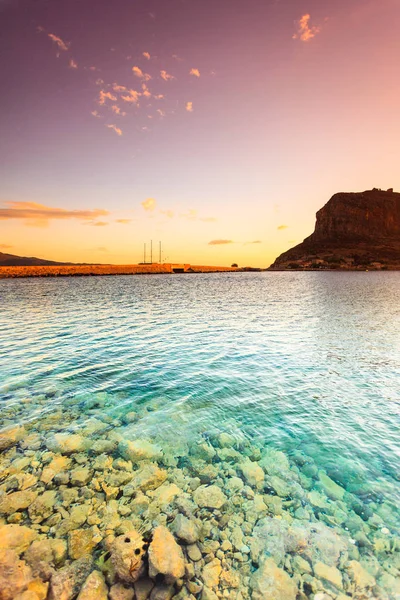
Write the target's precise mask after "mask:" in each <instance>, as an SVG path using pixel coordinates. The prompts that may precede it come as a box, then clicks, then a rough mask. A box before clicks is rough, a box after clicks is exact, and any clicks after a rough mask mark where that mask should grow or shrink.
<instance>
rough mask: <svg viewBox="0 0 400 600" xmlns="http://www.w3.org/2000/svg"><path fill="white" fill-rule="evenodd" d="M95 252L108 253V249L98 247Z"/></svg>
mask: <svg viewBox="0 0 400 600" xmlns="http://www.w3.org/2000/svg"><path fill="white" fill-rule="evenodd" d="M94 250H97V251H98V252H108V248H106V247H105V246H97V248H94Z"/></svg>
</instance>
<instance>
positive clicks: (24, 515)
mask: <svg viewBox="0 0 400 600" xmlns="http://www.w3.org/2000/svg"><path fill="white" fill-rule="evenodd" d="M399 298H400V273H399V272H250V273H214V274H175V275H140V276H104V277H55V278H27V279H13V280H1V281H0V438H1V434H2V433H3V434H4V433H5V434H6V435H7V432H10V431H15V428H17V434H16V435H14V434H13V435H14V438H15V439H14V442H13V444H12V445H6V446H7V447H6V448H5V449H4V450H3V453H2V454H1V455H0V513H1V510H2V509H1V506H2V504H1V498H2V496H1V494H3V496H4V495H6V496H7V495H9V494H10V493H15V491H16V489H17V488H16V487H15V485H14V486H11V487H10V486H9V485H8V484H7V482H8V481H9V478H10V468H9V467H10V464H13V461H14V462H15V461H16V460H17V459H20V458H22V457H28V458H29V459H30V460H31V464H30V465H28V466H25V467H23V468H24V469H25V471H24V472H25V473H30V474H32V475H34V477H35V478H36V479H37V483H35V484H34V485H33V486H32V487H31V488H29V489H32V490H33V491H36V492H38V494H39V496H40V494H42V493H43V491H44V490H45V489H50V490H53V491H55V492H57V493H58V492H60V494H62V493H63V490H64V488H65V484H66V479H65V477H67V476H65V477H64V478H63V477H60V476H59V477H58V478H57V476H56V477H55V478H54V479H52V480H51V481H50V482H47V481H46V482H45V484H44V483H43V482H41V473H42V472H43V469H44V468H45V467H46V465H48V464H49V463H50V461H51V460H52V459H53V458H54V456H55V455H58V454H61V455H64V456H66V457H67V458H68V461H72V462H70V463H69V466H68V468H67V469H66V471H67V472H71V471H72V470H73V469H74V468H78V467H79V466H80V467H82V465H83V466H84V467H87V468H88V469H89V472H90V478H89V479H88V480H87V481H85V483H84V486H83V487H79V486H78V487H77V490H78V492H79V494H81V495H78V496H77V497H75V498H74V502H75V503H84V502H86V501H87V498H91V497H93V496H91V492H90V490H91V481H92V479H93V478H96V477H97V478H98V474H99V470H98V469H96V468H95V465H94V461H95V460H98V457H99V456H102V455H104V454H105V455H106V456H107V457H111V459H112V460H114V462H115V461H117V462H116V463H115V465H116V469H119V470H121V468H126V470H129V469H131V470H132V469H133V471H132V473H133V474H135V473H136V471H137V469H138V468H139V469H140V468H141V467H142V461H143V460H145V461H147V462H148V461H150V462H151V463H153V464H156V465H157V467H158V468H160V469H162V470H164V471H165V472H166V473H167V474H168V478H167V481H166V482H164V483H162V486H165V485H167V483H168V482H169V484H171V483H175V484H176V486H178V487H179V489H180V490H181V491H182V494H184V495H186V496H187V498H188V499H190V501H191V502H193V503H194V505H196V490H197V494H198V496H197V497H200V494H199V492H198V488H199V487H200V488H204V489H206V488H207V487H210V486H215V485H217V486H219V487H220V490H221V491H222V492H223V494H224V497H225V498H226V504H224V505H222V506H221V507H213V506H207V504H206V505H205V506H204V505H203V506H202V505H201V504H199V506H200V508H199V510H198V511H197V507H196V506H195V508H193V514H192V516H193V518H194V519H197V520H198V521H197V522H198V525H199V526H200V527H201V521H202V519H203V518H204V519H205V518H206V517H205V516H204V514H203V512H204V511H207V510H208V511H209V513H210V514H211V515H212V514H213V511H214V512H215V511H217V515H222V516H223V515H224V514H226V515H227V516H228V517H229V515H233V516H232V518H233V519H235V518H236V521H235V520H234V523H233V524H232V527H231V529H230V525H229V522H228V525H226V523H225V521H226V520H224V527H225V529H224V534H223V535H221V532H220V531H219V530H218V529H219V528H218V526H215V527H214V529H215V531H214V530H210V529H207V531H206V534H204V536H205V538H206V539H203V540H202V541H201V540H200V542H201V543H203V544H204V543H205V541H207V539H212V540H216V541H217V542H218V543H219V544H222V543H223V541H224V540H226V539H228V541H229V540H230V533H231V532H232V531H233V530H234V527H237V526H239V527H242V530H243V536H244V538H243V543H242V545H241V547H236V548H235V547H234V546H233V548H232V549H231V550H229V549H228V550H227V553H226V555H224V558H222V556H221V555H216V556H217V557H216V558H215V557H214V559H213V560H221V561H222V562H223V561H224V560H225V561H227V564H228V566H229V568H230V569H231V570H233V571H236V572H237V573H239V576H240V582H241V583H240V586H241V588H240V589H241V593H242V596H243V597H244V598H245V597H251V593H252V592H251V590H252V589H253V590H255V589H256V586H257V582H256V583H254V582H255V581H256V578H255V576H254V574H255V573H257V569H259V568H260V564H261V563H262V560H263V557H264V558H265V557H270V556H272V557H273V558H274V560H275V562H276V564H277V565H278V567H279V568H281V569H283V570H285V571H286V573H287V574H288V575H289V577H291V578H292V579H293V578H294V579H293V580H295V581H296V585H297V586H298V588H299V589H301V593H302V594H304V596H303V597H310V598H314V597H316V598H317V595H318V594H320V598H322V597H323V594H325V596H326V598H338V597H340V598H341V596H340V594H343V595H344V596H346V595H347V596H351V597H354V598H358V597H360V598H361V597H362V598H364V597H365V598H367V597H368V598H382V599H387V598H390V599H391V598H399V597H400V589H399V575H400V518H399V516H400V515H399V509H400V462H399V459H400V435H399V424H400V418H399V417H400V301H399ZM18 428H19V429H18ZM57 436H58V437H57ZM67 436H72V438H71V439H72V440H75V441H76V442H77V448H73V449H72V451H71V448H70V447H68V448H67V449H66V448H65V440H66V439H67ZM74 436H75V437H74ZM82 439H83V442H82ZM102 440H103V441H104V440H105V441H107V442H109V444H108V445H107V444H103V446H101V444H100V446H99V445H98V446H97V447H98V448H100V449H101V450H104V452H101V454H100V455H99V452H98V451H97V450H96V451H93V450H92V449H91V444H93V443H94V442H95V441H97V442H99V441H100V442H102ZM132 442H133V443H134V448H135V452H136V454H135V452H133V453H132V452H131V451H130V449H129V448H130V446H129V444H130V443H132ZM141 444H142V446H143V455H141V454H140V452H141V451H139V450H138V448H140V445H141ZM151 448H153V450H154V449H156V450H154V452H152V451H151ZM149 449H150V450H149ZM268 457H269V458H268ZM75 459H76V460H75ZM129 460H130V461H131V463H130V464H129V468H128V467H121V464H122V462H123V461H126V462H129ZM118 461H119V462H118ZM121 461H122V462H121ZM110 464H111V463H109V464H108V467H107V468H108V469H109V470H111V471H113V469H114V470H116V469H115V468H114V467H113V466H110ZM246 464H247V465H249V464H251V466H252V467H253V471H254V472H252V473H250V474H249V469H246ZM2 466H3V473H2V472H1V471H2ZM255 466H258V467H259V468H261V471H262V473H261V471H258V470H257V469H255ZM250 470H251V469H250ZM103 475H104V473H103ZM106 476H107V473H105V475H104V477H106ZM232 477H235V481H236V479H240V480H241V481H242V486H243V488H242V487H241V485H240V484H239V483H238V486H239V489H236V488H235V489H234V490H233V487H234V486H230V485H228V483H227V482H228V480H229V478H232ZM277 479H279V481H278V480H277ZM68 485H69V487H71V483H69V484H68ZM124 485H126V483H125V484H124ZM46 486H47V488H46ZM111 487H112V486H111ZM117 487H118V486H117ZM87 489H88V490H89V492H86V490H87ZM99 489H100V488H96V498H97V497H99V498H98V500H99V503H100V504H99V506H100V508H101V506H103V508H104V505H105V506H107V504H110V503H111V504H112V503H116V504H117V505H118V503H122V504H124V505H126V506H127V507H128V508H127V509H125V508H124V511H122V513H123V514H122V515H121V514H119V515H118V517H117V518H116V522H115V523H114V525H115V527H114V528H113V527H108V528H107V526H105V527H106V529H105V530H103V529H102V523H101V522H100V523H97V522H96V523H93V524H92V525H91V524H90V521H87V522H86V523H85V524H83V525H82V526H81V527H83V528H88V527H92V528H93V527H94V528H95V529H96V535H97V536H98V537H97V538H96V539H98V542H97V545H95V547H94V549H93V554H94V555H96V553H98V554H99V553H101V552H102V541H101V540H102V539H103V540H104V538H105V537H106V535H107V536H109V535H117V534H118V531H119V529H118V528H121V521H123V520H124V519H128V520H129V518H131V521H132V523H133V524H134V525H135V527H136V526H137V527H138V528H140V527H139V526H140V523H139V522H140V521H143V524H144V525H143V527H144V528H145V529H146V528H147V530H148V532H149V533H150V534H151V529H152V527H154V526H156V525H157V524H159V523H164V522H165V524H167V525H168V524H169V522H170V516H171V515H170V512H171V511H172V515H174V514H176V512H177V511H178V512H179V511H180V510H181V509H180V508H179V506H178V508H177V507H176V505H174V499H173V498H172V499H171V500H170V502H169V508H168V510H166V509H165V506H163V505H162V503H161V502H160V503H159V504H158V505H155V504H154V502H155V500H154V498H155V497H156V495H155V494H156V489H155V488H153V489H152V490H151V489H150V490H146V489H144V488H143V489H142V490H141V492H140V493H141V495H143V496H147V497H148V498H149V501H151V502H152V503H151V504H150V507H148V506H147V505H146V503H144V505H145V509H143V510H142V509H141V510H142V512H140V511H139V510H136V508H135V509H134V508H132V512H129V510H130V507H131V505H132V506H133V501H132V496H130V497H129V496H128V497H126V496H124V491H123V485H121V486H120V487H119V488H118V491H117V493H116V494H114V496H113V495H112V494H111V495H107V493H105V495H104V494H103V497H101V494H102V491H101V489H100V492H99ZM157 489H159V488H157ZM82 490H85V494H86V495H85V494H83V492H82ZM232 490H233V491H232ZM81 492H82V493H81ZM238 498H239V500H238ZM255 498H256V499H257V498H259V503H258V505H257V506H258V508H254V507H253V508H251V510H250V509H249V508H248V503H249V502H250V503H251V502H255V500H254V499H255ZM271 498H273V499H275V500H273V501H272V500H270V499H271ZM58 502H61V500H59V499H58V497H56V499H55V500H54V506H53V509H52V511H50V513H49V514H48V515H47V516H46V517H45V518H44V519H43V520H42V521H39V522H38V521H37V520H35V519H33V521H34V523H35V527H34V528H35V530H37V531H38V532H39V534H40V535H42V536H45V537H50V538H54V537H60V538H63V539H66V540H68V533H66V529H65V528H64V529H62V528H61V529H60V525H59V520H57V519H56V518H52V517H54V514H56V513H57V503H58ZM232 503H233V505H232ZM241 503H242V504H243V505H245V506H244V508H241V506H242V504H241ZM203 504H204V503H203ZM278 504H279V506H278ZM112 505H113V506H114V504H112ZM4 506H5V507H6V509H4ZM233 506H234V507H235V508H234V509H233V508H232V507H233ZM146 507H147V508H146ZM171 507H172V508H171ZM246 507H247V508H246ZM260 507H261V508H260ZM279 507H280V508H279ZM28 508H29V507H25V508H22V509H20V510H19V511H17V512H18V514H17V512H15V513H14V512H13V511H11V512H10V509H9V508H7V503H6V504H4V502H3V514H0V522H1V520H3V522H4V523H18V524H20V525H27V526H28V527H30V526H32V518H31V516H30V514H29V510H28ZM117 509H118V506H117ZM99 510H100V509H99ZM146 510H147V511H148V513H146ZM168 511H169V512H168ZM174 511H175V513H174ZM238 511H239V513H240V512H241V511H242V512H241V514H242V517H241V518H238V517H237V514H236V515H235V513H237V512H238ZM186 512H187V511H186ZM247 513H249V514H250V518H248V519H247V517H246V515H247ZM46 514H47V513H46ZM58 514H60V513H59V512H58ZM100 514H101V513H100ZM185 514H186V513H185ZM209 516H210V515H208V517H207V518H209ZM63 518H64V516H63ZM218 518H219V516H218ZM49 519H50V521H49ZM100 520H101V519H100ZM272 522H274V523H275V522H279V523H284V524H285V527H287V526H292V525H293V524H295V525H298V526H299V527H300V526H301V527H303V529H304V531H305V532H306V533H305V534H304V535H305V536H306V539H307V544H308V546H310V545H312V543H313V542H312V539H313V538H312V535H311V534H310V533H309V532H310V526H311V525H312V524H315V523H317V524H320V525H321V527H322V526H323V527H324V528H326V529H324V531H325V530H326V531H328V532H329V535H330V534H331V533H333V534H334V535H335V536H337V539H338V540H341V541H343V540H344V542H343V544H344V545H342V546H340V548H341V551H340V553H339V552H338V556H337V558H335V559H333V558H332V556H330V557H327V556H326V554H324V550H323V549H321V548H319V547H318V548H317V549H316V550H315V552H314V550H313V549H311V550H310V553H309V554H307V553H305V552H304V551H303V550H301V549H299V548H293V547H290V546H288V545H286V546H285V543H284V547H285V551H284V553H283V555H282V556H280V555H279V553H277V552H276V550H275V549H274V548H275V547H276V544H275V546H274V544H272V546H271V544H269V542H268V540H271V536H272V537H273V535H275V538H274V539H275V541H276V539H277V538H276V536H278V537H279V536H280V537H279V539H280V540H281V541H282V539H285V532H286V529H285V530H284V531H283V530H282V531H279V534H278V533H276V528H275V529H274V530H273V531H274V532H275V533H271V530H270V529H268V528H269V527H270V526H271V523H272ZM38 523H39V524H38ZM286 524H289V525H286ZM262 527H264V531H267V532H268V535H264V534H262V533H260V531H261V530H262ZM265 527H266V529H265ZM274 527H275V525H274ZM41 528H42V529H41ZM110 529H111V530H112V529H115V531H114V533H113V532H112V531H111V533H110ZM307 532H308V533H307ZM307 535H308V538H307ZM327 535H328V534H327ZM204 536H203V537H204ZM310 536H311V537H310ZM322 537H324V536H323V535H322ZM254 540H257V541H258V542H259V541H260V540H264V541H263V543H264V546H262V544H261V545H260V543H258V545H257V544H255V543H254ZM200 542H199V543H200ZM225 546H227V545H226V544H225ZM255 546H257V548H256V549H254V548H255ZM260 547H261V550H260V551H259V552H258V549H259V548H260ZM343 548H345V550H343ZM221 552H222V550H221ZM257 552H258V554H257ZM313 552H314V554H313ZM235 553H236V554H237V555H239V554H241V557H242V558H240V557H239V556H236V558H235ZM343 553H344V554H345V557H344V558H343ZM339 554H340V556H341V558H340V557H339ZM296 555H297V556H302V557H306V559H307V560H308V562H309V564H310V573H304V572H301V568H300V567H299V566H298V564H297V562H298V561H297V562H295V561H294V559H295V557H296ZM218 556H219V558H218ZM70 558H71V557H70ZM67 561H68V559H67ZM329 561H331V562H330V563H329ZM352 561H353V562H357V563H358V564H359V565H360V566H361V568H362V569H363V573H364V574H365V577H364V583H363V585H364V587H360V586H361V584H360V583H359V582H358V583H356V575H354V573H353V570H354V569H353V570H352V567H351V566H350V567H349V564H350V563H351V562H352ZM316 562H322V563H323V564H325V565H326V564H327V563H328V567H329V568H335V569H337V570H338V571H339V572H340V573H341V577H342V583H341V584H340V585H339V584H338V582H337V580H336V582H335V583H332V581H330V580H329V577H327V576H326V577H325V576H320V575H319V571H320V569H319V568H315V564H316ZM353 566H354V565H353ZM303 570H304V569H303ZM367 576H368V577H369V579H368V577H367ZM199 578H200V580H201V576H200V575H199ZM224 585H225V584H222V583H221V581H220V582H219V583H218V584H217V586H216V587H215V588H213V591H214V592H215V593H217V596H219V597H225V596H226V597H232V598H234V597H235V598H236V596H234V595H232V596H229V594H230V593H232V594H233V593H236V592H237V590H238V587H236V588H232V590H236V591H232V590H231V588H229V587H227V586H226V585H225V587H224ZM357 585H358V587H357ZM226 589H228V592H229V594H227V593H225V592H224V590H226ZM360 590H361V591H360ZM246 593H247V596H246ZM253 593H254V594H255V595H254V597H261V596H257V595H256V592H254V591H253ZM249 594H250V595H249ZM321 594H322V596H321ZM357 594H360V595H359V596H357ZM362 594H364V596H363V595H362ZM196 597H197V596H196ZM265 597H267V596H265ZM288 597H289V596H288ZM318 600H319V598H318Z"/></svg>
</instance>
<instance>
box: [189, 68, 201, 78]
mask: <svg viewBox="0 0 400 600" xmlns="http://www.w3.org/2000/svg"><path fill="white" fill-rule="evenodd" d="M189 75H193V76H194V77H200V71H199V70H198V69H190V71H189Z"/></svg>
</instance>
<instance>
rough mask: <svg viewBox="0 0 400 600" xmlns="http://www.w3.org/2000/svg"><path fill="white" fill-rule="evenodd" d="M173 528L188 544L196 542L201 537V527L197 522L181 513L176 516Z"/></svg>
mask: <svg viewBox="0 0 400 600" xmlns="http://www.w3.org/2000/svg"><path fill="white" fill-rule="evenodd" d="M171 529H172V531H173V533H174V534H175V535H176V536H177V537H178V538H179V539H180V540H182V541H184V542H185V543H186V544H194V543H195V542H197V541H198V539H199V537H200V532H199V528H198V527H197V525H196V523H194V522H193V521H191V520H190V519H188V518H187V517H185V516H183V515H181V514H179V515H177V516H176V517H175V520H174V522H173V523H172V526H171Z"/></svg>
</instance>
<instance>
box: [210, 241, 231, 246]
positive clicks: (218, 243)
mask: <svg viewBox="0 0 400 600" xmlns="http://www.w3.org/2000/svg"><path fill="white" fill-rule="evenodd" d="M225 244H234V241H233V240H211V242H208V245H209V246H223V245H225Z"/></svg>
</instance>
